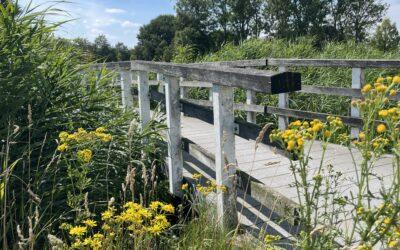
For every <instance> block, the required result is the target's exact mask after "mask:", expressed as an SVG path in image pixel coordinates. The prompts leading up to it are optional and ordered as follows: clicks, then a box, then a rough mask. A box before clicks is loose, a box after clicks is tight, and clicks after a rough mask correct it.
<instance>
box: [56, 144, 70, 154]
mask: <svg viewBox="0 0 400 250" xmlns="http://www.w3.org/2000/svg"><path fill="white" fill-rule="evenodd" d="M67 149H68V144H67V143H63V144H60V145H58V147H57V150H58V151H61V152H64V151H65V150H67Z"/></svg>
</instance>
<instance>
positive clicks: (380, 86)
mask: <svg viewBox="0 0 400 250" xmlns="http://www.w3.org/2000/svg"><path fill="white" fill-rule="evenodd" d="M386 90H387V86H386V85H383V84H381V85H379V86H377V87H376V91H378V92H380V93H383V92H385V91H386Z"/></svg>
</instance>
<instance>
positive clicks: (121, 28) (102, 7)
mask: <svg viewBox="0 0 400 250" xmlns="http://www.w3.org/2000/svg"><path fill="white" fill-rule="evenodd" d="M29 1H30V0H19V2H20V4H22V5H24V4H26V3H27V2H29ZM69 1H72V2H70V3H63V4H59V5H58V6H57V7H59V8H61V9H64V10H66V11H67V12H68V13H69V15H67V16H64V17H58V18H57V19H60V18H64V19H76V20H73V21H71V22H69V23H67V24H65V25H63V27H62V28H61V29H60V30H58V31H57V35H59V36H62V37H67V38H75V37H85V38H88V39H89V40H91V41H93V40H94V38H95V37H96V36H98V35H99V34H104V35H106V36H107V38H108V39H109V41H110V43H111V44H115V43H116V42H118V41H121V42H123V43H125V44H126V45H127V46H128V47H133V46H134V45H135V44H136V43H137V38H136V36H137V33H138V31H139V28H140V26H141V25H143V24H147V23H148V22H149V21H150V20H151V19H153V18H155V17H157V16H158V15H160V14H173V13H174V4H175V0H80V1H78V0H69ZM32 2H33V4H34V5H37V4H42V5H43V4H45V5H46V4H51V3H54V2H52V1H49V0H32ZM384 2H387V3H389V4H390V5H391V6H390V7H389V10H388V15H387V16H388V17H389V18H390V19H391V20H392V21H395V22H396V23H397V26H398V27H399V29H400V0H385V1H384Z"/></svg>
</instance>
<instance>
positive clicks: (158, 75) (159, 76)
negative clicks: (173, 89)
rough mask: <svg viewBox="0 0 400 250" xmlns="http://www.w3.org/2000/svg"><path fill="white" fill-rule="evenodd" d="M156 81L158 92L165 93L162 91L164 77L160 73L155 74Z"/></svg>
mask: <svg viewBox="0 0 400 250" xmlns="http://www.w3.org/2000/svg"><path fill="white" fill-rule="evenodd" d="M157 82H158V92H160V93H163V94H164V93H165V92H164V77H163V75H162V74H159V73H158V74H157Z"/></svg>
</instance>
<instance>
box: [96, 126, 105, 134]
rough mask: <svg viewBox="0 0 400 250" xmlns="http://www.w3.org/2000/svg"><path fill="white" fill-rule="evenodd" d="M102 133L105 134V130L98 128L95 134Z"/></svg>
mask: <svg viewBox="0 0 400 250" xmlns="http://www.w3.org/2000/svg"><path fill="white" fill-rule="evenodd" d="M104 132H106V129H105V128H104V127H98V128H97V129H96V133H104Z"/></svg>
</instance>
